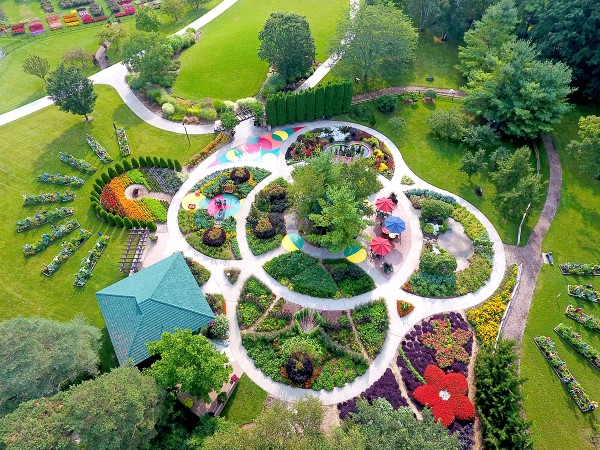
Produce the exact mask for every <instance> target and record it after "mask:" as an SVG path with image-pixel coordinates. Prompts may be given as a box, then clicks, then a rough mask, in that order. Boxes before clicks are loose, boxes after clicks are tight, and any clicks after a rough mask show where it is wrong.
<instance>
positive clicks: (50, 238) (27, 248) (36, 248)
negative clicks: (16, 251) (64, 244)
mask: <svg viewBox="0 0 600 450" xmlns="http://www.w3.org/2000/svg"><path fill="white" fill-rule="evenodd" d="M80 226H81V225H79V222H78V221H77V220H75V219H72V220H67V221H66V222H65V223H64V224H62V225H59V226H58V227H56V226H55V225H52V233H50V234H48V233H44V234H42V235H41V236H40V238H39V239H38V240H37V241H36V242H35V243H33V244H25V245H24V246H23V254H24V255H25V256H33V255H35V254H36V253H40V252H42V251H44V250H46V248H48V246H49V245H50V244H52V243H53V242H54V241H56V240H58V239H60V238H62V237H64V236H66V235H67V234H69V233H70V232H71V231H73V230H76V229H77V228H79V227H80Z"/></svg>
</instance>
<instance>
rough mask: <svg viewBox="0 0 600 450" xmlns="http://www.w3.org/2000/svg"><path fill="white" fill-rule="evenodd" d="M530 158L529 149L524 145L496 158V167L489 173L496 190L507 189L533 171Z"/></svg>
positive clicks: (504, 190) (505, 190)
mask: <svg viewBox="0 0 600 450" xmlns="http://www.w3.org/2000/svg"><path fill="white" fill-rule="evenodd" d="M530 160H531V149H530V148H529V147H526V146H525V147H520V148H518V149H517V150H515V152H514V153H512V154H511V155H510V156H508V157H507V158H501V159H500V160H498V161H497V165H498V168H497V169H496V171H495V172H492V173H491V174H490V177H491V179H492V182H493V183H494V184H495V185H496V189H497V190H498V192H507V191H509V190H510V189H511V188H512V187H513V186H516V185H517V183H518V182H519V180H520V179H521V178H523V177H524V176H527V175H530V174H532V173H534V170H533V167H532V165H531V161H530Z"/></svg>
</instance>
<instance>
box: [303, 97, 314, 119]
mask: <svg viewBox="0 0 600 450" xmlns="http://www.w3.org/2000/svg"><path fill="white" fill-rule="evenodd" d="M305 92H306V121H307V122H312V121H313V120H315V90H314V89H307V90H306V91H305Z"/></svg>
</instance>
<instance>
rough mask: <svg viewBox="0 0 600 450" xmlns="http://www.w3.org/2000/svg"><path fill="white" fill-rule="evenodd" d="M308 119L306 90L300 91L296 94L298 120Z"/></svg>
mask: <svg viewBox="0 0 600 450" xmlns="http://www.w3.org/2000/svg"><path fill="white" fill-rule="evenodd" d="M305 120H306V91H305V90H304V91H300V92H298V93H297V94H296V121H297V122H304V121H305Z"/></svg>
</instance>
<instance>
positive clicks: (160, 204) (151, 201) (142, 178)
mask: <svg viewBox="0 0 600 450" xmlns="http://www.w3.org/2000/svg"><path fill="white" fill-rule="evenodd" d="M186 178H187V177H186V175H183V174H182V173H180V172H177V171H176V170H175V164H174V163H173V162H172V161H170V160H168V161H165V160H164V159H158V158H150V157H143V156H141V157H139V158H137V159H136V158H131V160H124V161H123V163H122V164H116V165H115V167H114V168H113V167H110V168H109V169H108V172H107V173H103V174H102V175H101V176H100V177H98V178H97V179H96V181H95V184H94V190H93V191H92V194H91V201H92V207H93V208H94V209H95V211H96V214H98V216H99V217H100V218H101V219H102V220H103V221H105V222H107V223H109V224H111V225H117V226H122V227H123V226H124V227H126V228H132V227H140V226H148V227H150V228H152V226H153V225H154V222H163V223H164V222H166V221H167V210H168V209H169V202H170V198H171V197H172V196H173V195H174V194H175V193H176V192H177V191H178V190H179V188H180V187H181V185H182V184H183V182H184V181H185V179H186ZM137 185H139V189H142V190H144V191H145V190H147V191H148V192H149V193H154V194H159V195H157V196H158V197H163V198H161V199H157V198H151V197H149V196H143V195H140V197H139V198H130V196H128V195H126V194H125V191H126V189H127V188H128V187H130V186H132V187H133V188H135V187H136V186H137ZM132 193H133V194H134V195H133V197H135V194H136V193H137V189H133V191H132ZM160 194H163V195H160Z"/></svg>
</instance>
